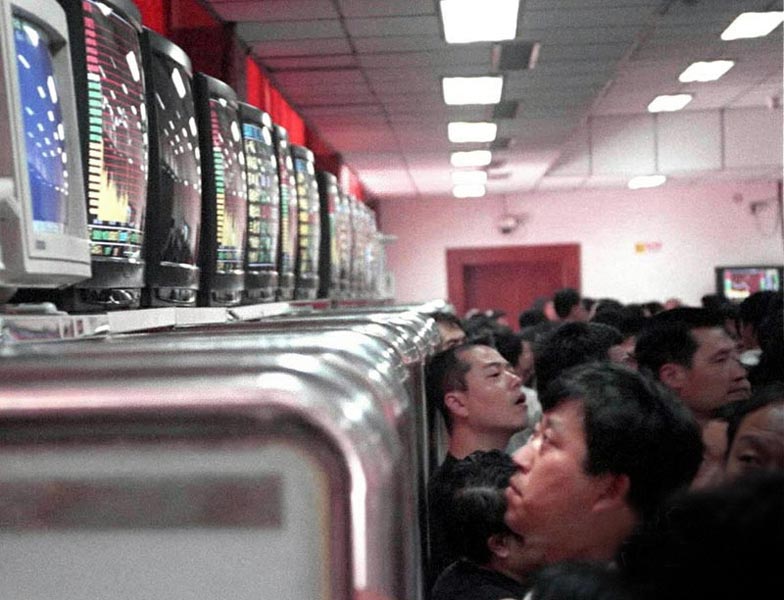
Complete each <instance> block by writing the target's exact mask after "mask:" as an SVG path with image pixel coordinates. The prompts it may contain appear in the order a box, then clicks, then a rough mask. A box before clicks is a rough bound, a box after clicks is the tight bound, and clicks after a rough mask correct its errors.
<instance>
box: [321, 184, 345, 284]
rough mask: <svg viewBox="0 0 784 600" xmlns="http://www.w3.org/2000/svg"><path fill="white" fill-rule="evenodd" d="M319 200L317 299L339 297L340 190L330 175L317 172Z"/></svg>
mask: <svg viewBox="0 0 784 600" xmlns="http://www.w3.org/2000/svg"><path fill="white" fill-rule="evenodd" d="M316 180H317V181H318V189H319V200H320V202H321V211H320V214H321V247H320V249H319V292H318V297H319V298H335V299H337V298H339V297H340V253H339V248H340V246H339V245H338V244H339V239H338V222H339V217H340V213H339V212H338V211H339V209H340V188H338V178H337V177H335V176H334V175H333V174H332V173H327V172H326V171H319V172H318V173H316Z"/></svg>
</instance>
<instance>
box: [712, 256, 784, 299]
mask: <svg viewBox="0 0 784 600" xmlns="http://www.w3.org/2000/svg"><path fill="white" fill-rule="evenodd" d="M783 274H784V266H782V265H747V266H719V267H716V292H717V294H718V295H719V296H722V297H724V298H726V299H727V300H730V301H732V302H742V301H743V300H744V299H745V298H748V297H749V296H751V295H752V294H754V293H755V292H778V291H781V289H782V287H781V279H782V275H783Z"/></svg>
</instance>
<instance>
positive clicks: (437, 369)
mask: <svg viewBox="0 0 784 600" xmlns="http://www.w3.org/2000/svg"><path fill="white" fill-rule="evenodd" d="M426 383H427V397H428V402H430V403H432V404H433V405H435V406H436V407H438V409H439V410H440V411H441V414H442V415H443V417H444V421H445V423H446V426H447V430H448V431H449V432H450V433H452V432H453V431H454V430H455V428H456V427H461V428H466V429H469V430H471V431H474V432H480V433H486V432H490V433H492V432H502V433H506V432H508V433H509V435H511V434H512V433H514V432H516V431H519V430H520V429H522V428H523V427H525V424H526V418H527V414H526V407H525V395H524V394H523V393H522V392H521V390H520V384H521V381H520V378H519V377H518V376H517V375H516V374H515V373H514V372H513V371H512V370H511V368H510V366H509V363H508V362H507V361H506V360H505V359H504V358H503V357H502V356H501V355H500V354H499V353H498V351H497V350H496V349H495V348H493V347H492V346H487V345H484V344H474V343H467V344H462V345H459V346H455V347H454V348H450V349H449V350H446V351H444V352H441V353H439V354H437V355H435V356H434V357H433V358H432V360H431V362H430V363H429V364H428V367H427V376H426Z"/></svg>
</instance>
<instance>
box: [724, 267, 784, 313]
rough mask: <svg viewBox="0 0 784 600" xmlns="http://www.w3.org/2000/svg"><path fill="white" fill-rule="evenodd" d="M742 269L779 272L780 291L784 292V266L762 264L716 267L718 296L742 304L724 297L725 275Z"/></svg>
mask: <svg viewBox="0 0 784 600" xmlns="http://www.w3.org/2000/svg"><path fill="white" fill-rule="evenodd" d="M740 269H756V270H765V269H775V270H776V271H778V274H779V285H780V288H781V289H779V290H778V291H779V292H781V291H782V290H784V264H778V265H776V264H762V263H755V264H750V265H718V266H716V267H715V269H714V270H715V274H716V294H717V295H718V296H719V297H721V298H724V299H725V300H728V301H730V302H735V303H738V302H742V300H737V299H732V298H727V297H726V296H725V295H724V284H723V282H724V273H725V272H726V271H730V270H740Z"/></svg>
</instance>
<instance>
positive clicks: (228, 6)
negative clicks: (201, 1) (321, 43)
mask: <svg viewBox="0 0 784 600" xmlns="http://www.w3.org/2000/svg"><path fill="white" fill-rule="evenodd" d="M209 4H212V7H213V8H214V9H215V12H216V13H217V14H218V15H219V16H220V18H221V19H223V20H224V21H229V22H232V21H261V22H264V23H269V22H270V21H297V20H312V19H337V18H338V16H339V15H338V12H337V11H336V10H335V5H334V3H333V2H332V0H297V1H296V2H291V0H264V1H263V2H259V1H258V0H253V1H246V2H234V1H231V0H228V1H221V0H211V2H209Z"/></svg>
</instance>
